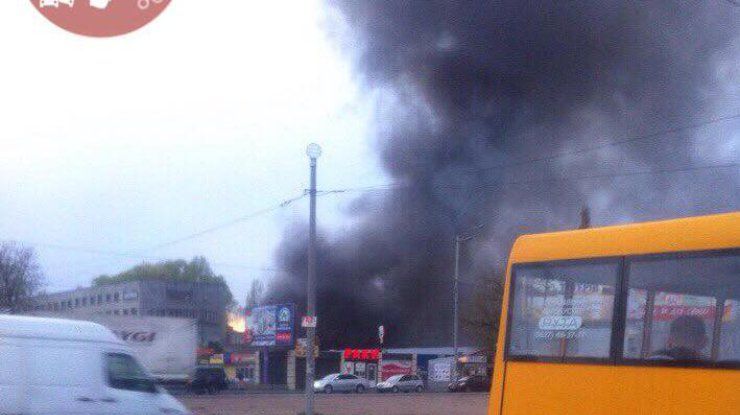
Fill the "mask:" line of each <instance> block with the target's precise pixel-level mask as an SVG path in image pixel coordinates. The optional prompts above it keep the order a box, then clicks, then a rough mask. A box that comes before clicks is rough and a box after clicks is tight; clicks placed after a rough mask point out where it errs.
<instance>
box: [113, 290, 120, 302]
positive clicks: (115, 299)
mask: <svg viewBox="0 0 740 415" xmlns="http://www.w3.org/2000/svg"><path fill="white" fill-rule="evenodd" d="M113 301H115V302H119V301H121V294H119V293H118V292H116V293H114V294H113Z"/></svg>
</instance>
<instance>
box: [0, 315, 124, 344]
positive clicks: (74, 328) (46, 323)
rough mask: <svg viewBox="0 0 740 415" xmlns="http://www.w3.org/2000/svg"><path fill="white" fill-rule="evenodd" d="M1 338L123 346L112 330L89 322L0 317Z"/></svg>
mask: <svg viewBox="0 0 740 415" xmlns="http://www.w3.org/2000/svg"><path fill="white" fill-rule="evenodd" d="M0 337H24V338H36V339H54V340H73V341H87V342H105V343H116V344H123V342H122V341H121V340H119V339H118V337H116V336H115V335H114V334H113V333H112V332H111V331H110V330H108V329H107V328H105V327H103V326H101V325H100V324H96V323H91V322H89V321H78V320H62V319H55V318H40V317H26V316H10V315H0Z"/></svg>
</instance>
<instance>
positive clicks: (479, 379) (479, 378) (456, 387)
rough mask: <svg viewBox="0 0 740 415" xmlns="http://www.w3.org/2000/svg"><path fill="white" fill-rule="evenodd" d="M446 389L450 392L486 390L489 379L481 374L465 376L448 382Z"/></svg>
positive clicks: (489, 385) (489, 384)
mask: <svg viewBox="0 0 740 415" xmlns="http://www.w3.org/2000/svg"><path fill="white" fill-rule="evenodd" d="M447 389H449V391H450V392H488V391H489V390H491V379H490V378H488V376H483V375H473V376H465V377H462V378H460V379H458V380H456V381H454V382H452V383H450V385H449V386H448V387H447Z"/></svg>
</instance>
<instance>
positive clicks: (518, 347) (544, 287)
mask: <svg viewBox="0 0 740 415" xmlns="http://www.w3.org/2000/svg"><path fill="white" fill-rule="evenodd" d="M618 272H619V262H618V261H611V260H610V261H569V262H562V263H551V264H525V265H519V266H515V268H514V272H513V274H512V277H513V278H514V282H513V289H514V292H513V303H512V307H511V310H510V315H511V325H510V330H509V341H508V349H507V356H508V357H513V358H516V357H519V358H547V359H555V360H567V358H604V359H605V358H608V357H609V353H610V347H611V335H612V317H613V313H614V296H615V292H616V289H615V288H616V284H617V276H618Z"/></svg>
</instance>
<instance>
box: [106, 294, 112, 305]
mask: <svg viewBox="0 0 740 415" xmlns="http://www.w3.org/2000/svg"><path fill="white" fill-rule="evenodd" d="M105 302H106V303H110V302H111V295H110V293H108V294H106V295H105Z"/></svg>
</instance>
